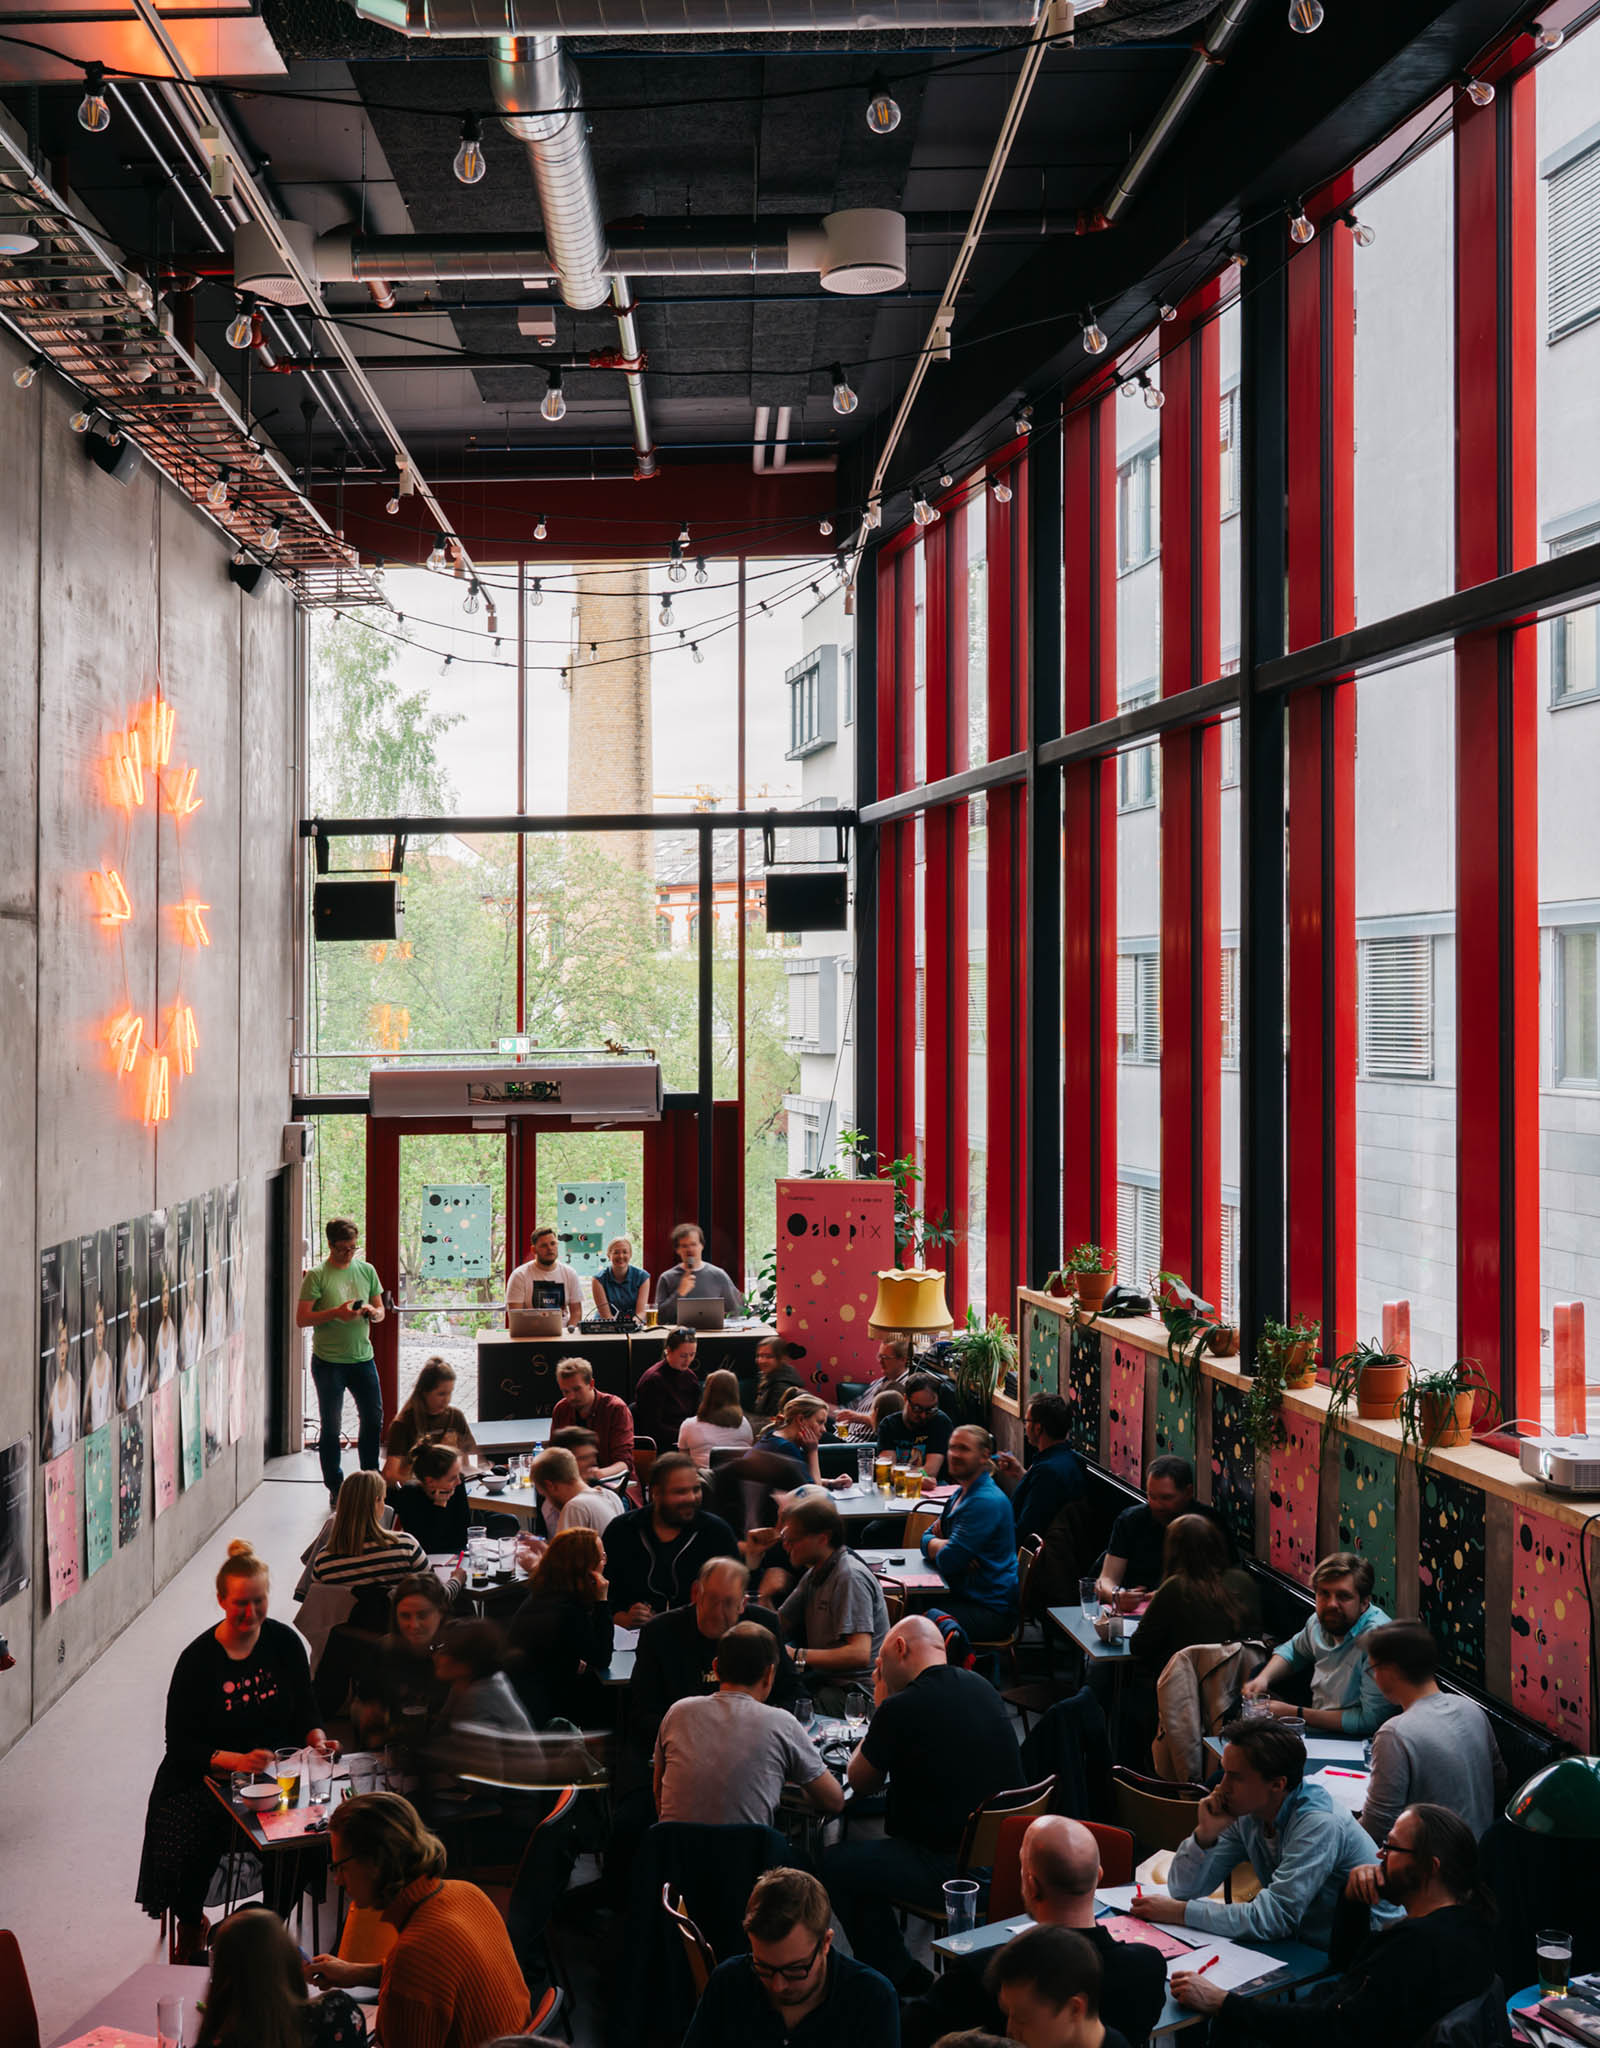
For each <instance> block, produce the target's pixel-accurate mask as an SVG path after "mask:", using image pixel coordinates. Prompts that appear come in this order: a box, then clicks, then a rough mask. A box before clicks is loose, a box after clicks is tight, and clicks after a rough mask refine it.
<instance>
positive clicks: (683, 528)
mask: <svg viewBox="0 0 1600 2048" xmlns="http://www.w3.org/2000/svg"><path fill="white" fill-rule="evenodd" d="M678 545H679V547H680V548H686V547H688V545H689V522H688V520H687V519H685V520H683V521H682V522H681V524H680V525H679V527H678Z"/></svg>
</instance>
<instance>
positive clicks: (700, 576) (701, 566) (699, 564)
mask: <svg viewBox="0 0 1600 2048" xmlns="http://www.w3.org/2000/svg"><path fill="white" fill-rule="evenodd" d="M694 580H695V582H696V583H698V584H699V586H700V588H701V589H702V590H704V589H705V587H706V585H707V584H708V583H709V582H710V581H711V571H710V570H709V569H708V568H707V567H706V558H705V556H704V555H696V556H695V558H694Z"/></svg>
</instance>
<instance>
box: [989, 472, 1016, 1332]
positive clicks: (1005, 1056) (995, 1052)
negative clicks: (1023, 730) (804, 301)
mask: <svg viewBox="0 0 1600 2048" xmlns="http://www.w3.org/2000/svg"><path fill="white" fill-rule="evenodd" d="M1007 474H1009V473H1007ZM987 495H988V504H987V507H986V510H985V515H984V516H985V520H986V534H985V565H986V574H987V580H988V589H987V594H986V599H985V603H986V619H987V646H988V662H989V673H988V698H989V753H990V757H991V759H999V758H1000V757H1001V756H1003V755H1005V754H1009V753H1011V752H1013V751H1014V749H1015V745H1016V742H1015V740H1014V739H1013V737H1012V732H1013V726H1012V708H1013V699H1014V695H1015V687H1016V683H1015V674H1014V668H1013V660H1014V650H1015V647H1016V621H1015V616H1014V608H1015V591H1016V583H1015V579H1014V577H1013V575H1012V555H1011V542H1012V521H1011V513H1012V504H1011V503H1007V504H1004V505H1002V504H1000V503H999V502H998V501H997V500H996V498H995V496H994V493H993V492H992V491H991V492H989V493H988V494H987ZM1013 502H1014V501H1013ZM1017 809H1018V806H1017V796H1016V791H1015V790H1014V789H995V790H991V791H990V792H989V813H988V815H989V866H988V875H987V899H988V900H987V902H986V904H985V914H986V916H987V917H988V920H989V935H988V963H989V985H988V991H987V996H986V1014H985V1017H984V1043H985V1046H986V1048H987V1052H986V1057H985V1060H984V1088H985V1102H984V1107H985V1129H986V1132H987V1143H988V1187H987V1194H986V1201H985V1211H984V1232H985V1241H984V1265H985V1270H986V1272H987V1274H988V1281H987V1286H988V1294H989V1299H990V1300H991V1301H993V1302H996V1303H999V1304H1000V1305H1001V1306H1002V1310H1004V1307H1005V1304H1007V1303H1009V1302H1010V1300H1011V1298H1012V1291H1013V1289H1014V1287H1015V1285H1016V1283H1017V1279H1018V1277H1019V1269H1020V1265H1021V1256H1020V1249H1019V1247H1020V1244H1021V1236H1020V1224H1021V1211H1020V1210H1019V1209H1018V1208H1017V1206H1016V1182H1015V1169H1014V1166H1013V1164H1012V1161H1013V1158H1014V1155H1015V1153H1016V1151H1017V1140H1018V1138H1019V1136H1020V1126H1021V1121H1022V1119H1021V1116H1020V1113H1019V1108H1018V1104H1019V1098H1020V1094H1021V1085H1020V1084H1021V1075H1022V1070H1021V1068H1020V1067H1019V1066H1018V1065H1017V1064H1016V1061H1015V1057H1014V1054H1015V1044H1014V1039H1013V1029H1014V1020H1015V1018H1016V1015H1017V1013H1018V1011H1019V1010H1020V1009H1021V1008H1022V1004H1021V1001H1020V1000H1019V997H1018V993H1017V991H1018V987H1019V983H1018V974H1017V968H1018V961H1019V959H1020V948H1019V947H1018V945H1017V943H1016V939H1017V932H1016V922H1017V917H1018V911H1017V904H1016V889H1017V878H1018V876H1019V875H1020V873H1021V860H1020V849H1019V845H1018V837H1017Z"/></svg>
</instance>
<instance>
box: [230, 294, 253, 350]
mask: <svg viewBox="0 0 1600 2048" xmlns="http://www.w3.org/2000/svg"><path fill="white" fill-rule="evenodd" d="M254 333H255V322H254V321H253V320H252V319H251V317H250V308H249V307H248V306H246V305H243V304H241V305H240V306H239V308H238V310H237V311H236V312H235V314H234V316H233V318H232V319H231V320H230V321H229V322H228V346H229V348H239V349H244V348H248V347H249V346H250V342H251V337H252V336H253V335H254Z"/></svg>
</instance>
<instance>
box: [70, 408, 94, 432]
mask: <svg viewBox="0 0 1600 2048" xmlns="http://www.w3.org/2000/svg"><path fill="white" fill-rule="evenodd" d="M95 418H96V415H95V413H94V412H93V411H92V410H91V409H90V408H89V407H87V406H80V407H79V408H78V410H77V411H76V412H75V413H74V414H73V415H72V417H71V419H69V420H68V421H67V425H68V426H69V427H70V428H71V429H72V431H73V432H74V433H75V434H87V433H88V431H89V429H90V428H91V427H92V426H93V425H94V423H95Z"/></svg>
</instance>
